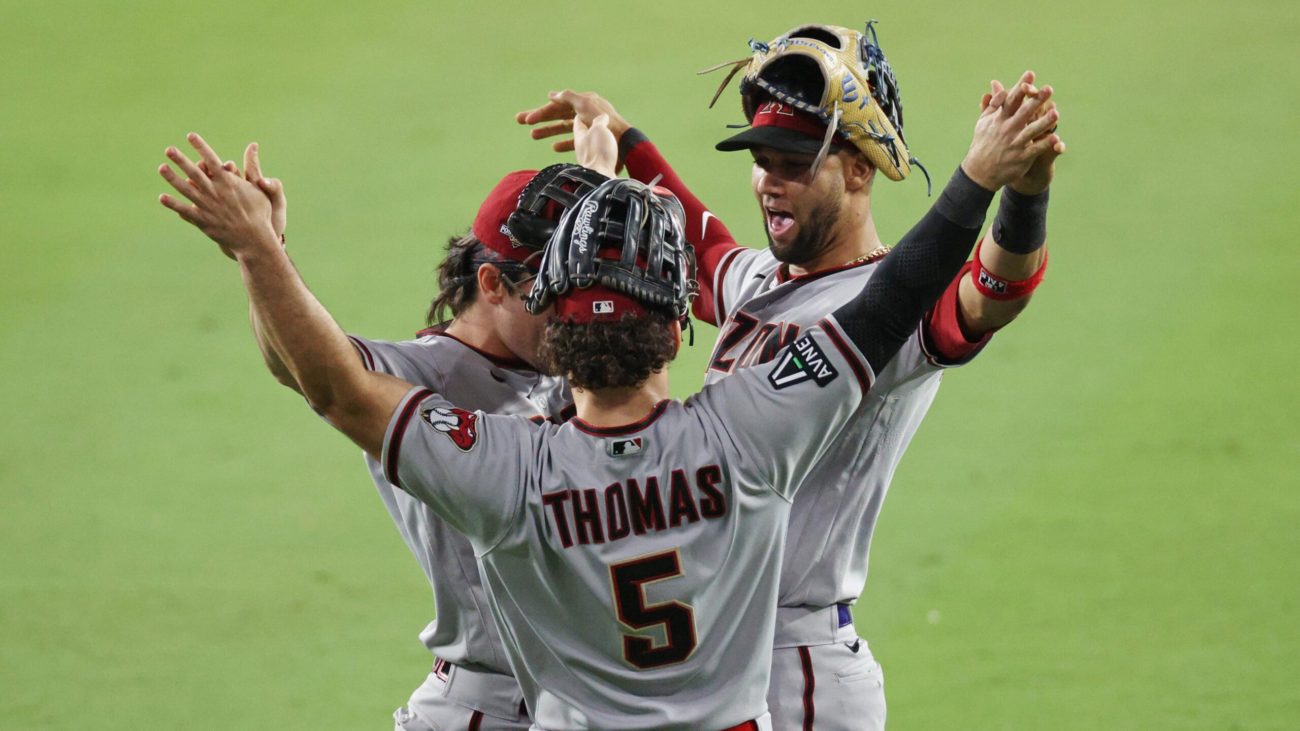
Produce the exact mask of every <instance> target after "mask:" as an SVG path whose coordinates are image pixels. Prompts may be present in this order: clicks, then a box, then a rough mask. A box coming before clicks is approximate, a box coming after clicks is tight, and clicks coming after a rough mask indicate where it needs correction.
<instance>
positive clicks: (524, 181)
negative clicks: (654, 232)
mask: <svg viewBox="0 0 1300 731" xmlns="http://www.w3.org/2000/svg"><path fill="white" fill-rule="evenodd" d="M204 167H206V166H204ZM228 169H229V168H228ZM245 169H246V171H247V173H248V174H247V176H246V177H247V179H249V180H250V181H253V182H255V183H258V184H259V185H261V186H262V187H263V189H264V191H265V192H266V193H267V195H268V197H269V198H270V200H271V202H272V208H273V228H274V230H275V232H276V233H277V234H279V235H281V236H283V232H284V229H285V225H286V216H285V212H286V209H287V205H286V198H285V194H284V187H283V185H282V184H281V182H280V181H279V180H277V179H272V178H267V179H265V180H263V179H262V173H261V166H260V163H259V161H258V155H257V149H256V147H253V146H250V148H249V150H248V152H247V154H246V156H245ZM604 180H605V176H603V175H600V174H598V173H595V172H594V171H591V170H588V169H586V168H583V167H581V166H578V165H569V164H560V165H552V166H550V167H548V168H546V169H545V170H543V171H541V172H540V173H539V172H538V171H535V170H521V171H517V172H513V173H510V174H509V175H507V176H505V177H504V178H503V179H502V180H501V181H500V182H499V183H498V184H497V185H496V186H495V187H494V188H493V189H492V192H491V193H489V195H488V197H487V199H486V200H485V201H484V203H483V205H482V206H481V207H480V208H479V211H478V214H477V216H476V217H475V218H474V222H473V225H472V227H471V228H470V230H469V232H468V233H466V234H465V235H462V236H455V237H453V238H452V239H451V240H450V241H449V242H448V247H447V252H446V255H445V256H444V257H443V259H442V261H441V263H440V264H439V268H438V289H439V292H438V295H437V297H436V298H435V299H434V301H433V303H432V305H431V306H430V308H429V316H428V324H429V327H428V328H427V329H425V330H422V331H420V333H419V334H418V335H417V337H416V339H414V340H409V341H405V342H400V343H393V342H388V341H383V340H369V339H365V338H361V337H357V336H355V335H351V336H349V338H350V339H351V341H352V343H353V345H354V346H355V347H356V349H357V353H358V355H359V356H360V358H361V360H362V362H363V363H364V364H365V366H366V367H367V368H368V369H370V370H372V371H375V372H379V373H386V374H390V375H393V376H397V377H399V378H402V379H404V380H406V381H408V382H410V383H413V384H417V385H420V386H424V387H426V388H429V389H432V390H434V391H437V392H439V393H455V394H457V400H458V403H460V404H461V405H462V406H464V407H466V408H469V409H474V410H478V411H483V412H486V413H493V414H507V415H522V416H524V417H527V418H530V419H534V420H554V421H562V420H564V419H565V418H567V417H568V416H569V415H571V413H572V399H571V398H570V395H569V393H568V388H567V386H566V384H565V383H564V380H563V379H562V378H557V377H552V376H546V375H543V374H542V373H541V372H539V371H538V370H537V369H536V367H535V366H534V365H533V364H534V363H536V362H537V346H538V341H539V340H540V337H541V331H542V326H543V325H544V324H545V320H544V319H542V318H539V317H535V316H533V315H531V314H529V313H527V312H526V311H525V309H524V304H523V300H522V297H521V294H524V293H526V292H527V291H528V289H529V288H531V280H532V279H533V277H535V276H536V273H537V266H538V263H539V262H540V254H541V250H542V247H543V246H544V245H545V243H546V241H547V240H548V239H549V238H550V233H551V231H553V230H554V228H555V223H556V220H557V219H558V217H559V212H560V211H562V210H563V209H564V207H565V206H566V205H572V203H573V202H574V201H576V200H577V198H579V197H580V196H581V195H582V194H583V193H585V192H587V191H590V190H591V189H592V188H594V187H595V185H597V184H599V183H601V182H603V181H604ZM259 181H260V182H259ZM448 315H450V319H446V318H447V316H448ZM250 317H251V318H252V321H253V331H254V334H255V336H256V339H257V343H258V347H259V348H260V349H261V351H262V354H263V358H264V360H265V362H266V365H267V367H268V368H269V369H270V371H271V373H272V374H273V375H274V376H275V377H276V379H277V380H278V381H279V382H280V383H281V384H283V385H285V386H287V387H289V388H292V389H293V390H295V391H298V392H300V393H301V391H302V389H301V387H300V386H299V385H298V382H297V381H296V380H295V379H294V377H293V374H292V373H291V372H290V371H289V369H288V368H287V367H286V366H285V365H284V363H283V361H282V360H281V359H280V357H279V355H278V354H277V353H276V351H275V348H274V346H273V345H272V343H271V342H270V341H269V338H268V337H267V334H266V331H265V330H264V329H263V328H261V327H260V326H259V323H258V318H257V310H256V308H252V307H250ZM365 459H366V464H367V467H368V468H369V471H370V475H371V478H372V480H373V481H374V484H375V487H376V489H377V490H378V491H379V496H380V499H382V500H383V502H384V506H385V507H386V508H387V509H388V512H389V515H390V516H391V517H392V519H393V522H394V523H395V524H396V525H397V530H398V532H399V533H400V534H401V536H402V539H403V540H404V541H405V542H406V544H407V546H408V547H409V548H410V550H411V552H412V553H413V554H414V555H415V558H416V561H417V562H418V563H419V565H420V568H421V569H423V571H424V574H425V576H426V577H427V578H428V580H429V583H430V585H431V586H432V588H433V595H434V606H435V609H436V613H437V620H436V621H433V622H430V623H429V625H428V627H427V628H425V630H424V631H423V632H422V633H421V634H420V639H421V641H422V642H423V643H424V645H425V646H426V647H428V648H429V652H431V653H433V654H434V655H435V657H436V660H435V663H434V666H433V669H432V671H431V672H430V673H429V675H428V677H427V678H426V680H425V681H424V683H423V684H422V685H421V686H420V687H419V688H418V689H416V691H415V692H414V693H413V694H412V696H411V698H410V700H409V701H408V702H407V703H406V705H405V707H403V708H399V709H398V710H397V711H396V712H395V713H394V717H395V719H396V728H397V729H398V731H402V730H405V731H429V730H431V729H466V728H468V729H479V730H480V731H492V730H494V729H511V730H514V731H526V730H527V729H528V728H529V726H530V725H531V722H530V721H529V720H528V717H527V711H526V709H525V708H524V705H523V694H522V691H520V689H519V684H518V683H517V682H516V681H515V679H514V676H513V675H512V674H511V671H510V666H509V663H508V662H507V660H506V654H505V649H504V648H503V647H502V644H501V637H500V634H499V633H498V632H497V629H496V625H495V623H494V622H492V621H491V620H490V619H489V610H488V606H487V600H486V597H485V594H484V589H483V582H482V580H481V579H480V577H479V574H478V567H477V565H476V563H475V559H474V550H473V547H472V546H471V545H470V543H469V540H468V539H466V538H465V537H464V536H462V535H460V534H459V533H457V532H456V531H454V530H452V529H451V528H450V527H449V526H448V525H447V524H446V522H445V521H443V520H442V519H441V518H439V517H438V516H437V514H435V513H434V512H433V511H432V510H430V509H429V507H428V506H426V505H424V504H423V503H421V502H420V501H419V500H417V499H415V498H413V497H411V495H409V494H408V493H406V492H404V491H403V490H401V489H400V488H398V487H396V486H395V485H393V484H392V483H390V482H389V481H388V480H386V479H385V478H384V474H383V468H382V466H381V465H380V464H379V462H377V461H376V460H375V459H374V458H373V457H371V456H369V455H366V457H365Z"/></svg>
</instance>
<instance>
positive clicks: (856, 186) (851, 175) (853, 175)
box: [840, 150, 876, 192]
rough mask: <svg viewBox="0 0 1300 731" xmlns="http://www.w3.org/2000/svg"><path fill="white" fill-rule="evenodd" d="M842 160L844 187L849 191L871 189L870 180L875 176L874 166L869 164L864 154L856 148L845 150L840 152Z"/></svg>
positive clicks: (868, 190)
mask: <svg viewBox="0 0 1300 731" xmlns="http://www.w3.org/2000/svg"><path fill="white" fill-rule="evenodd" d="M840 159H841V160H842V161H843V163H844V164H843V166H842V169H843V171H844V188H845V190H849V191H858V190H864V191H867V192H870V191H871V181H872V180H874V179H875V177H876V166H875V165H872V164H871V161H870V160H868V159H867V156H866V155H863V154H862V153H861V152H859V151H858V150H846V151H844V152H841V153H840Z"/></svg>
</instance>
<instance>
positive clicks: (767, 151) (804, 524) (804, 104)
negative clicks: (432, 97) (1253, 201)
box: [517, 24, 1065, 730]
mask: <svg viewBox="0 0 1300 731" xmlns="http://www.w3.org/2000/svg"><path fill="white" fill-rule="evenodd" d="M751 50H752V51H753V56H752V58H746V59H744V60H742V61H738V62H733V63H734V68H733V75H734V74H735V73H737V72H739V71H740V70H742V69H743V70H744V71H745V75H744V76H743V78H742V84H741V92H742V110H743V111H744V113H745V115H746V118H747V119H748V120H749V121H750V123H751V125H750V128H749V129H747V130H745V131H744V132H741V133H739V134H737V135H735V136H733V137H731V138H729V139H727V140H724V141H723V142H721V143H719V144H718V149H719V150H723V151H731V150H749V151H750V153H751V154H752V155H753V160H754V166H753V176H752V179H751V186H752V189H753V193H754V196H755V198H756V199H757V201H758V202H759V205H760V207H761V210H762V214H763V219H764V224H765V228H766V232H767V237H768V248H767V250H756V249H749V248H744V247H741V246H739V245H738V244H737V243H736V242H735V241H734V239H733V238H732V237H731V234H730V233H729V232H728V231H727V229H726V227H725V226H724V225H723V224H722V223H721V222H720V221H719V220H718V219H717V217H716V216H714V214H713V213H712V212H710V211H709V210H708V209H707V208H706V207H705V206H704V205H703V204H702V203H701V202H700V201H699V200H698V199H697V198H696V197H695V196H693V195H692V194H691V193H690V192H689V190H687V188H686V186H685V184H684V183H683V182H682V181H681V179H680V177H678V176H677V175H676V174H675V173H674V172H673V170H672V168H671V167H669V165H668V163H667V162H666V161H665V160H664V159H663V157H662V156H661V155H660V153H659V152H658V150H657V149H656V148H655V146H654V145H653V144H651V143H650V142H649V140H648V139H647V138H646V136H645V135H644V134H643V133H642V132H641V131H640V130H637V129H636V128H634V127H632V126H631V125H630V124H629V123H628V122H627V121H626V120H624V119H623V118H622V117H620V116H619V115H618V113H617V111H615V110H614V108H613V106H612V105H610V104H609V102H607V101H605V100H604V99H602V98H601V97H599V96H598V95H596V94H590V93H588V94H576V93H574V92H572V91H563V92H555V93H552V94H551V95H550V101H549V102H548V103H547V104H546V105H543V106H541V107H538V108H536V109H533V110H530V111H527V112H521V113H520V114H519V115H518V116H517V121H518V122H520V123H521V124H538V123H541V122H554V121H557V120H559V122H558V123H557V124H552V125H549V126H544V127H540V128H537V129H534V130H533V137H534V138H537V139H541V138H547V137H552V136H554V135H558V134H562V133H564V132H566V131H567V130H568V125H569V124H570V122H569V121H568V120H570V119H573V118H575V117H576V118H577V119H578V120H579V121H580V122H582V121H588V120H590V119H591V118H594V117H595V116H597V115H602V114H603V115H607V116H608V117H609V118H610V119H611V122H610V128H611V130H612V131H613V133H614V134H615V135H616V136H617V137H618V138H619V147H620V153H621V161H622V162H625V164H626V166H627V170H628V173H629V174H630V175H631V176H632V177H634V178H637V179H640V180H651V179H659V180H660V185H663V186H664V187H666V188H668V189H669V190H672V191H673V192H674V193H675V194H676V195H677V197H678V198H679V199H680V200H681V201H682V203H683V204H684V206H685V209H686V211H687V227H686V232H687V236H688V239H690V240H691V241H692V243H694V244H695V245H696V249H697V255H698V257H699V262H700V284H701V296H700V297H699V299H697V300H696V301H695V306H694V312H695V314H696V316H697V317H699V318H700V319H702V320H704V321H706V322H709V323H711V324H715V325H717V326H718V327H719V328H720V329H721V333H720V335H719V338H718V341H717V343H716V345H715V347H714V350H713V355H712V358H711V359H710V364H709V369H708V372H707V375H706V378H705V382H706V384H714V383H718V382H721V381H723V380H725V379H726V378H728V377H731V376H732V375H734V374H740V373H744V372H745V371H746V370H747V369H750V368H760V369H765V368H767V367H769V366H768V364H769V363H770V362H771V361H772V360H773V359H774V358H775V357H776V356H777V354H778V353H779V352H781V349H782V348H783V347H785V346H786V345H788V344H789V343H790V342H793V341H794V340H796V339H797V338H799V337H800V336H801V334H802V333H804V332H807V330H808V328H810V327H814V326H815V325H816V323H817V322H818V321H819V320H820V319H821V317H823V316H824V314H825V313H826V312H827V311H830V310H833V309H835V308H836V307H838V306H841V305H843V304H844V303H846V302H849V301H851V300H853V298H855V297H856V296H857V295H858V293H859V292H860V291H861V290H862V288H863V286H864V285H866V284H868V283H870V282H871V281H873V279H874V278H875V277H876V276H877V275H878V273H879V272H880V271H881V262H882V260H883V258H884V255H885V252H887V251H888V249H887V248H885V247H884V246H882V244H881V241H880V238H879V236H878V234H877V233H876V228H875V223H874V221H873V218H872V208H871V190H872V185H873V182H874V181H875V179H876V178H877V173H878V172H879V173H882V174H884V175H885V176H886V177H888V178H889V179H891V180H902V179H904V178H905V177H907V176H908V174H909V173H910V172H912V170H913V169H914V168H916V167H918V166H919V163H917V161H916V159H915V157H913V156H912V154H911V153H910V151H909V150H908V148H907V145H906V142H905V141H904V139H903V117H902V104H901V100H900V98H899V95H898V85H897V82H896V80H895V78H894V75H893V71H892V69H891V68H890V66H889V63H888V61H887V60H886V59H885V57H884V54H883V52H881V50H880V47H879V45H878V44H877V42H876V36H875V32H874V29H873V28H872V26H871V24H868V27H867V32H866V33H859V32H857V31H852V30H848V29H845V28H839V27H834V26H816V25H809V26H800V27H799V28H795V29H793V30H792V31H790V32H789V33H786V34H784V35H782V36H781V37H779V38H777V39H776V40H774V41H773V42H771V43H751ZM727 65H732V64H724V65H723V66H724V67H725V66H727ZM730 78H731V77H730V76H729V77H728V80H730ZM1033 82H1034V75H1033V74H1032V73H1026V74H1025V75H1024V76H1023V77H1022V78H1021V80H1020V82H1019V83H1018V84H1017V85H1016V86H1014V87H1013V88H1012V89H1011V90H1010V91H1008V90H1006V89H1004V88H1002V86H1001V85H1000V84H998V83H997V82H994V83H993V89H992V91H991V93H988V94H985V95H984V97H983V99H982V101H981V112H982V113H983V114H985V115H986V117H988V116H990V115H991V116H993V117H994V118H996V119H998V120H1002V121H1005V120H1013V119H1014V120H1018V121H1019V123H1018V125H1008V126H1006V127H1004V128H1003V129H1004V130H1005V131H1006V132H1007V133H1008V134H1013V135H1016V136H1017V137H1018V138H1022V139H1029V140H1033V143H1032V144H1034V145H1036V149H1039V150H1041V151H1042V154H1041V155H1039V156H1038V157H1036V158H1035V161H1034V163H1033V164H1032V165H1030V166H1029V167H1028V168H1027V169H1025V171H1024V172H1023V173H1022V174H1021V175H1020V176H1019V177H1017V178H1015V179H1014V180H1011V181H1009V185H1008V186H1007V187H1006V188H1005V189H1004V190H1003V194H1002V202H1001V206H1000V209H999V211H998V214H997V218H996V219H995V221H994V224H993V228H992V236H991V237H986V238H985V239H984V241H983V242H982V244H981V245H980V247H979V248H978V249H977V255H976V257H975V258H974V260H973V261H971V262H969V263H968V264H966V265H965V266H963V267H962V269H961V271H960V272H957V273H956V274H957V276H956V277H955V278H953V279H952V281H951V283H950V284H949V286H948V287H947V288H946V289H945V291H944V292H943V294H942V296H941V297H940V298H939V300H938V302H936V303H935V304H934V306H933V307H932V308H930V309H929V310H928V311H927V312H926V313H925V316H924V317H923V318H921V321H920V322H919V323H918V325H917V327H916V328H915V329H914V330H913V331H912V332H911V333H909V336H908V338H907V339H906V341H905V342H904V344H903V345H902V348H901V350H900V353H899V355H898V356H897V357H896V358H895V359H894V360H893V361H892V362H891V363H890V365H889V367H888V368H886V369H885V370H883V371H881V372H879V374H878V378H877V380H876V382H875V386H874V387H873V389H872V396H871V397H869V398H868V399H866V400H865V401H864V402H863V403H862V405H861V406H860V407H859V408H858V409H857V411H856V412H855V413H854V415H853V416H852V418H851V419H850V421H849V423H848V425H847V426H846V427H845V430H844V432H843V434H842V435H841V437H840V439H839V440H838V441H837V442H836V443H835V444H833V445H832V446H831V447H830V448H829V449H827V450H826V452H825V453H824V454H823V455H822V456H821V457H820V459H819V461H818V464H817V465H816V466H815V467H814V468H813V470H812V471H811V473H810V475H809V477H808V478H807V481H806V483H805V484H804V485H803V486H802V487H801V488H800V490H799V492H798V494H797V495H796V497H795V499H794V503H793V506H792V509H791V518H790V529H789V538H788V542H787V546H786V551H785V557H784V560H783V562H782V569H781V582H780V595H779V596H780V599H779V603H780V609H779V612H778V617H777V625H776V634H775V646H776V649H775V651H774V653H773V667H772V683H771V687H770V690H769V694H768V706H769V708H770V710H771V712H772V716H773V721H774V725H775V727H776V728H778V729H799V728H802V729H806V730H811V729H813V728H817V729H824V730H829V729H854V730H858V729H880V728H883V727H884V724H885V695H884V678H883V674H882V671H881V668H880V665H879V663H877V662H876V660H875V658H874V657H873V656H872V654H871V652H870V650H869V649H868V646H867V643H866V641H865V640H862V639H860V638H859V637H858V634H857V632H856V630H855V629H854V627H853V617H852V613H851V610H850V607H851V606H852V605H853V604H854V603H856V602H857V600H858V598H859V596H861V594H862V591H863V588H864V586H865V583H866V576H867V563H868V554H869V550H870V546H871V537H872V533H873V530H874V527H875V524H876V520H877V518H878V516H879V513H880V509H881V506H882V504H883V502H884V498H885V494H886V491H887V490H888V487H889V483H890V480H891V479H892V477H893V474H894V471H895V469H896V468H897V466H898V464H899V461H900V460H901V459H902V456H903V453H904V451H905V450H906V449H907V446H908V444H909V443H910V441H911V438H912V436H913V435H914V434H915V432H916V429H917V428H918V427H919V425H920V423H921V420H922V419H923V418H924V417H925V414H926V411H927V410H928V409H929V406H930V404H931V403H932V401H933V399H934V397H935V395H936V393H937V390H938V387H939V383H940V380H941V378H942V375H943V372H944V370H945V369H947V368H951V367H955V366H960V365H964V364H965V363H968V362H970V361H971V360H972V359H973V358H974V357H975V356H976V355H977V354H978V353H979V352H980V351H981V349H982V348H983V347H984V345H985V344H986V343H987V342H988V341H989V339H990V337H991V336H992V334H993V333H994V332H996V331H997V330H998V329H1000V328H1002V327H1004V326H1005V325H1007V324H1008V323H1010V322H1011V321H1012V320H1013V319H1015V317H1016V316H1017V315H1018V314H1019V313H1020V312H1021V311H1022V310H1023V309H1024V308H1025V306H1026V305H1027V304H1028V301H1029V295H1030V293H1031V292H1032V291H1033V289H1034V287H1036V286H1037V284H1038V283H1039V282H1040V281H1041V279H1042V276H1043V272H1044V269H1045V267H1046V263H1047V250H1046V247H1045V246H1044V243H1045V238H1046V210H1047V198H1048V193H1047V189H1048V186H1049V185H1050V183H1051V180H1052V177H1053V173H1054V163H1055V159H1056V158H1057V157H1058V156H1059V155H1060V154H1062V153H1063V152H1064V151H1065V146H1064V143H1063V142H1061V141H1060V138H1059V137H1058V136H1057V135H1055V134H1054V131H1055V126H1056V124H1057V120H1058V118H1059V113H1058V111H1057V110H1056V109H1055V104H1054V103H1053V102H1051V101H1050V99H1051V96H1052V89H1051V87H1043V88H1042V89H1039V88H1036V87H1035V86H1033ZM725 85H726V83H725V82H724V84H723V86H724V87H725ZM721 91H722V89H721V88H720V89H719V94H720V93H721ZM716 99H717V97H716V96H715V101H716ZM554 146H555V149H556V150H557V151H565V150H567V149H572V142H571V141H568V140H561V141H559V142H556V143H555V145H554ZM927 178H928V175H927ZM981 182H982V181H981Z"/></svg>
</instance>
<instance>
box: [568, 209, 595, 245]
mask: <svg viewBox="0 0 1300 731" xmlns="http://www.w3.org/2000/svg"><path fill="white" fill-rule="evenodd" d="M596 208H597V203H596V201H592V200H589V201H587V202H586V203H583V204H582V208H581V209H580V210H579V211H578V220H577V221H574V222H573V242H574V243H575V244H577V245H578V253H580V254H586V253H587V237H589V236H591V234H592V231H594V229H593V228H592V227H591V219H592V217H593V216H595V215H596Z"/></svg>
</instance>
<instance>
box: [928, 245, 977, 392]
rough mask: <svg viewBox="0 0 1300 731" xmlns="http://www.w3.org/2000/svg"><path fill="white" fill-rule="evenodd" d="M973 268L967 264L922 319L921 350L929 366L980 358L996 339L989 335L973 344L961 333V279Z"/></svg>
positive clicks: (959, 363)
mask: <svg viewBox="0 0 1300 731" xmlns="http://www.w3.org/2000/svg"><path fill="white" fill-rule="evenodd" d="M973 267H974V265H973V264H972V263H971V262H966V264H965V266H963V267H962V269H961V272H960V273H958V274H957V278H956V279H953V280H952V283H951V284H949V285H948V288H947V289H945V290H944V292H943V295H942V296H940V297H939V301H938V302H936V303H934V307H931V308H930V311H929V312H927V313H925V317H924V318H922V319H921V328H920V338H921V350H922V351H923V352H924V353H925V359H926V360H927V361H929V362H930V365H933V366H937V367H939V368H952V367H955V366H962V365H966V364H967V363H969V362H971V361H972V360H974V358H975V356H977V355H979V353H980V351H981V350H983V349H984V346H985V345H987V344H988V342H989V340H990V339H991V338H992V337H993V333H992V332H989V333H985V335H984V337H982V338H980V339H978V340H975V341H971V340H969V339H967V337H966V333H964V332H963V331H962V326H961V312H960V308H961V301H960V299H959V296H958V294H959V292H960V289H961V280H962V278H963V277H967V276H970V272H971V271H972V269H973Z"/></svg>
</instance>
